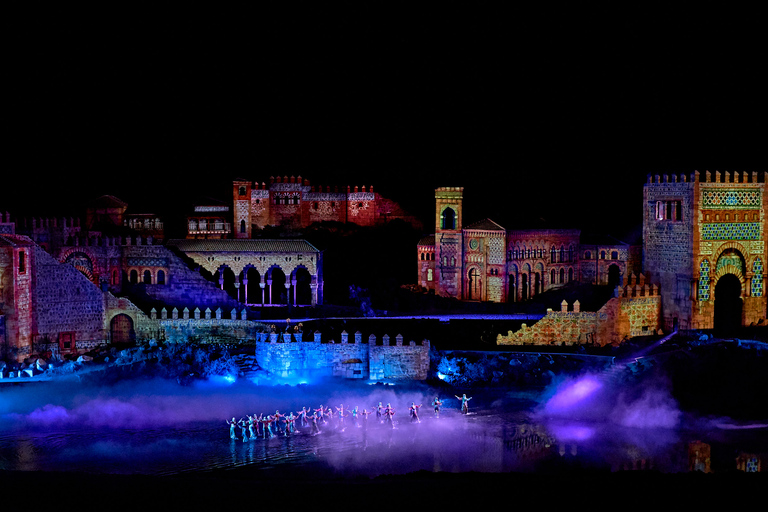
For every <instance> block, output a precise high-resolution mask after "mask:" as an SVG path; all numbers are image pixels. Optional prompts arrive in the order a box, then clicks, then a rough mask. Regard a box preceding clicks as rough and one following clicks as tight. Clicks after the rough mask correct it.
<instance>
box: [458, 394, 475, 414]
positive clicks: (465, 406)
mask: <svg viewBox="0 0 768 512" xmlns="http://www.w3.org/2000/svg"><path fill="white" fill-rule="evenodd" d="M454 396H456V395H454ZM456 398H458V399H459V400H461V413H462V414H467V413H468V412H469V401H470V400H472V397H469V398H467V395H466V393H465V394H463V395H461V397H458V396H456Z"/></svg>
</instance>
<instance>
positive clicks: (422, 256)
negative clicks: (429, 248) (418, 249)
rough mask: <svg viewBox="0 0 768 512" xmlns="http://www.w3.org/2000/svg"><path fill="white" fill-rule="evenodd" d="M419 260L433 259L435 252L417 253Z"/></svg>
mask: <svg viewBox="0 0 768 512" xmlns="http://www.w3.org/2000/svg"><path fill="white" fill-rule="evenodd" d="M419 257H420V259H421V261H435V253H433V252H423V253H421V254H420V255H419Z"/></svg>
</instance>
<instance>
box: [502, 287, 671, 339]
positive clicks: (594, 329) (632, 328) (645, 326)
mask: <svg viewBox="0 0 768 512" xmlns="http://www.w3.org/2000/svg"><path fill="white" fill-rule="evenodd" d="M660 314H661V296H660V294H659V288H658V287H657V286H656V285H655V284H654V285H648V284H647V283H646V282H645V276H643V275H642V274H641V275H640V276H635V275H634V274H633V275H631V276H629V277H628V279H627V280H626V281H625V283H624V285H623V286H620V287H617V288H616V293H615V295H614V297H612V298H611V299H609V300H608V302H606V303H605V304H604V305H603V306H602V307H601V308H600V309H599V310H598V311H581V307H580V304H579V301H575V302H574V303H573V304H572V305H571V309H569V304H568V303H567V302H565V301H563V302H562V304H561V308H560V311H553V310H552V309H549V310H547V314H546V315H545V316H544V317H543V318H542V319H541V320H539V321H538V322H536V323H535V324H533V325H532V326H528V325H526V324H523V325H522V327H521V328H520V329H519V330H518V331H515V332H513V331H509V332H508V333H507V335H506V336H505V335H503V334H499V335H498V336H497V338H496V344H497V345H566V346H570V345H585V344H590V345H597V346H605V345H611V344H617V343H619V342H621V341H623V340H624V339H625V338H631V337H635V336H647V335H652V334H656V333H657V332H658V330H659V329H660V328H661V315H660Z"/></svg>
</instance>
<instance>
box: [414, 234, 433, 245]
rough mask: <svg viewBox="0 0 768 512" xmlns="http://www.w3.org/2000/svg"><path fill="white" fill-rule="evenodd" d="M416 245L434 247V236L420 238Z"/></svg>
mask: <svg viewBox="0 0 768 512" xmlns="http://www.w3.org/2000/svg"><path fill="white" fill-rule="evenodd" d="M416 245H435V235H427V236H423V237H421V239H420V240H419V243H418V244H416Z"/></svg>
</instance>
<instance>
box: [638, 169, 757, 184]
mask: <svg viewBox="0 0 768 512" xmlns="http://www.w3.org/2000/svg"><path fill="white" fill-rule="evenodd" d="M767 182H768V172H757V171H752V172H751V173H748V172H746V171H745V172H739V171H722V172H721V171H714V172H713V171H704V173H703V174H702V173H700V172H699V171H693V172H692V173H691V174H690V175H686V174H653V175H652V174H648V184H661V183H767Z"/></svg>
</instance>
